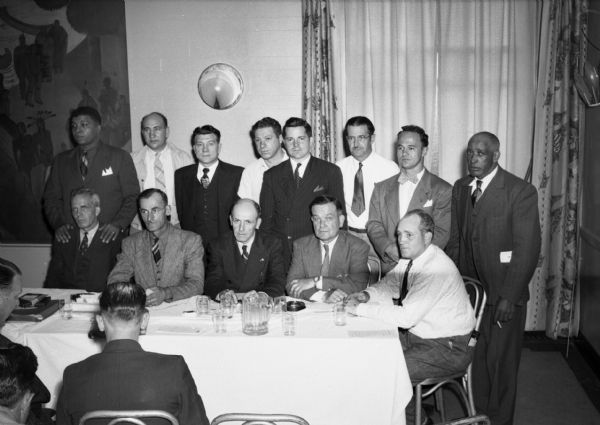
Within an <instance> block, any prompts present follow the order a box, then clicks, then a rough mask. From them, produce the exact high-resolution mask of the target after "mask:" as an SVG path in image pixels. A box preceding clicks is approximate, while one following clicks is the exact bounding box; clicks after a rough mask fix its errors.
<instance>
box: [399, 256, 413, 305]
mask: <svg viewBox="0 0 600 425" xmlns="http://www.w3.org/2000/svg"><path fill="white" fill-rule="evenodd" d="M412 263H413V260H410V261H409V262H408V264H407V266H406V270H404V276H403V277H402V288H400V301H399V304H400V305H402V300H403V299H404V298H406V294H408V272H409V271H410V268H411V267H412Z"/></svg>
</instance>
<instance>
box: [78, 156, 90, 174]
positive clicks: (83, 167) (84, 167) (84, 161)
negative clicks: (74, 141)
mask: <svg viewBox="0 0 600 425" xmlns="http://www.w3.org/2000/svg"><path fill="white" fill-rule="evenodd" d="M79 171H80V172H81V178H82V179H83V180H85V178H86V177H87V174H88V157H87V152H84V153H82V154H81V162H80V163H79Z"/></svg>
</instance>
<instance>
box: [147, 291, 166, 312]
mask: <svg viewBox="0 0 600 425" xmlns="http://www.w3.org/2000/svg"><path fill="white" fill-rule="evenodd" d="M150 291H152V292H150ZM150 291H148V290H146V305H147V306H148V307H154V306H157V305H160V304H162V303H163V301H164V300H165V298H167V292H166V291H165V290H164V289H163V288H159V287H158V286H155V287H154V288H150ZM149 292H150V293H149Z"/></svg>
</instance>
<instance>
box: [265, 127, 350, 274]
mask: <svg viewBox="0 0 600 425" xmlns="http://www.w3.org/2000/svg"><path fill="white" fill-rule="evenodd" d="M283 142H284V144H285V148H286V150H287V153H288V155H289V157H290V159H289V160H287V161H283V162H282V163H281V164H279V165H276V166H274V167H273V168H270V169H269V170H267V171H265V174H264V177H263V185H262V189H261V191H260V207H261V209H262V225H261V229H262V230H264V231H265V232H269V233H272V234H274V235H275V236H277V237H279V238H280V239H281V242H282V245H283V259H284V263H285V267H286V270H287V269H288V267H289V263H290V258H291V252H292V243H293V242H294V240H296V239H298V238H299V237H301V236H306V235H310V234H311V233H312V225H311V222H310V210H309V205H310V203H311V202H312V201H313V199H315V198H316V197H317V196H319V195H330V196H333V197H335V198H336V199H338V200H340V202H341V203H342V205H345V203H344V182H343V179H342V172H341V170H340V169H339V167H338V166H337V165H335V164H331V163H329V162H327V161H323V160H322V159H319V158H315V157H314V156H312V155H311V154H310V148H311V143H312V128H311V126H310V124H308V123H307V122H306V121H305V120H303V119H301V118H294V117H293V118H290V119H288V120H287V122H286V123H285V126H284V127H283Z"/></svg>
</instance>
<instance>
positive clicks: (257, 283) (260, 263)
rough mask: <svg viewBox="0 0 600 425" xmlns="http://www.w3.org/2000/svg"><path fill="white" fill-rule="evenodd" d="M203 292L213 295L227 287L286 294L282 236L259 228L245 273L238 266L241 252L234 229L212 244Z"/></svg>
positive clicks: (272, 294)
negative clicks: (237, 258) (276, 235)
mask: <svg viewBox="0 0 600 425" xmlns="http://www.w3.org/2000/svg"><path fill="white" fill-rule="evenodd" d="M207 251H208V268H207V271H206V284H205V286H204V293H205V294H206V295H209V296H211V297H212V298H214V297H215V296H216V295H217V294H218V293H219V292H221V291H222V290H224V289H231V290H233V291H235V292H248V291H251V290H253V289H254V290H256V291H263V292H265V293H266V294H268V295H270V296H271V297H279V296H282V295H285V272H284V270H283V257H282V255H281V242H280V241H279V239H277V238H275V237H273V236H269V235H265V234H263V233H262V232H261V231H259V230H257V231H256V233H255V236H254V242H253V243H252V248H251V249H250V253H249V256H248V263H247V265H246V270H245V272H244V273H240V271H241V270H238V267H237V266H236V256H238V255H240V254H239V250H238V246H237V243H236V240H235V237H234V235H233V232H231V231H230V232H227V233H226V234H224V235H222V236H221V237H220V238H219V239H217V240H215V241H213V242H212V243H210V244H209V246H208V248H207Z"/></svg>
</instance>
